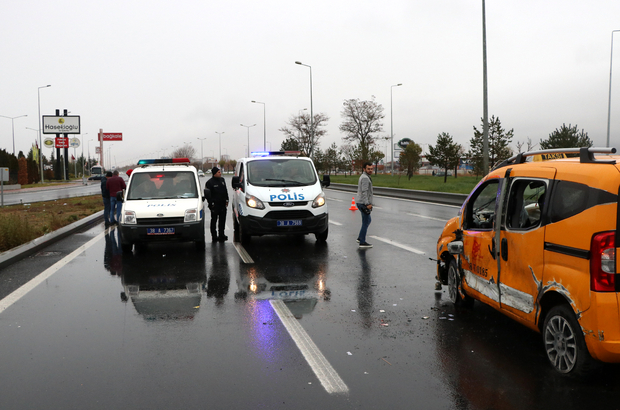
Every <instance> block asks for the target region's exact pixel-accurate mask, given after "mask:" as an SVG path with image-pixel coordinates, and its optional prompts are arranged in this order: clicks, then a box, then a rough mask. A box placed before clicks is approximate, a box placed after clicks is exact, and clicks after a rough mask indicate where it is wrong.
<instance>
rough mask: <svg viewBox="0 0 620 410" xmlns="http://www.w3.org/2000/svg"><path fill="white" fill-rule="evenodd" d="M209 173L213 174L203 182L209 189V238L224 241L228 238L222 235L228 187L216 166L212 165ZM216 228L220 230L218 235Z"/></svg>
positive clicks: (224, 224) (214, 240)
mask: <svg viewBox="0 0 620 410" xmlns="http://www.w3.org/2000/svg"><path fill="white" fill-rule="evenodd" d="M211 174H212V175H213V176H212V177H211V179H209V180H208V181H207V183H206V184H205V188H207V189H208V190H209V191H211V199H209V209H210V210H211V239H212V241H213V242H217V241H218V240H219V241H221V242H224V241H226V240H227V239H228V236H226V235H224V228H225V226H226V208H228V189H227V188H226V182H225V181H224V178H222V171H221V170H220V169H219V168H218V167H213V169H212V170H211ZM218 218H219V223H218ZM216 226H217V230H216ZM218 230H219V232H220V234H219V236H218V234H217V231H218Z"/></svg>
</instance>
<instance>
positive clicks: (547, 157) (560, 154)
mask: <svg viewBox="0 0 620 410" xmlns="http://www.w3.org/2000/svg"><path fill="white" fill-rule="evenodd" d="M563 158H566V154H565V153H563V152H555V153H549V154H539V155H534V157H533V158H532V161H534V162H541V161H550V160H552V159H563Z"/></svg>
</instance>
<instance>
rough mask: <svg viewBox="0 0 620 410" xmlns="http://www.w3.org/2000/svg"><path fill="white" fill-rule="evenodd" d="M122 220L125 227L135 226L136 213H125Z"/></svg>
mask: <svg viewBox="0 0 620 410" xmlns="http://www.w3.org/2000/svg"><path fill="white" fill-rule="evenodd" d="M124 219H125V224H126V225H135V224H136V223H137V222H138V221H137V220H136V213H135V212H134V211H125V218H124Z"/></svg>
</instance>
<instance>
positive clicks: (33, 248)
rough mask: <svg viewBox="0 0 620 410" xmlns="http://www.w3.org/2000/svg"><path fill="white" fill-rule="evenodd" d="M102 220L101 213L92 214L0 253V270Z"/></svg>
mask: <svg viewBox="0 0 620 410" xmlns="http://www.w3.org/2000/svg"><path fill="white" fill-rule="evenodd" d="M102 219H103V211H99V212H97V213H94V214H92V215H90V216H87V217H86V218H83V219H80V220H79V221H75V222H73V223H72V224H69V225H67V226H63V227H62V228H60V229H57V230H55V231H54V232H50V233H47V234H45V235H43V236H40V237H38V238H36V239H33V240H32V241H30V242H27V243H25V244H23V245H19V246H18V247H15V248H13V249H9V250H8V251H6V252H2V253H0V269H3V268H5V267H7V266H9V265H11V264H13V263H15V262H17V261H19V260H21V259H24V258H25V257H27V256H30V255H32V254H34V253H36V252H37V251H39V250H40V249H42V248H44V247H46V246H49V245H50V244H52V243H54V242H57V241H59V240H61V239H63V238H66V237H67V236H69V235H71V234H72V233H74V232H75V231H78V230H80V229H82V228H84V227H86V226H88V225H92V224H95V223H97V222H99V221H101V220H102Z"/></svg>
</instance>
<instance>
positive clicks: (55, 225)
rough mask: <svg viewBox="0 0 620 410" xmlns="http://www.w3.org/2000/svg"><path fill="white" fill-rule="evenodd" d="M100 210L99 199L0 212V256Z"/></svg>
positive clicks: (39, 204) (85, 198)
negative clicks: (0, 253)
mask: <svg viewBox="0 0 620 410" xmlns="http://www.w3.org/2000/svg"><path fill="white" fill-rule="evenodd" d="M102 209H103V201H102V199H101V195H92V196H83V197H77V198H66V199H58V200H55V201H47V202H34V203H32V204H23V205H22V204H20V205H11V206H5V207H4V208H0V252H4V251H7V250H9V249H12V248H14V247H16V246H19V245H22V244H24V243H26V242H29V241H31V240H33V239H35V238H38V237H39V236H43V235H44V234H46V233H48V232H52V231H55V230H56V229H60V228H62V227H63V226H66V225H69V224H71V223H73V222H75V221H78V220H80V219H82V218H85V217H87V216H90V215H92V214H94V213H96V212H99V211H101V210H102Z"/></svg>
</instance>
